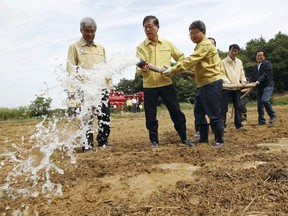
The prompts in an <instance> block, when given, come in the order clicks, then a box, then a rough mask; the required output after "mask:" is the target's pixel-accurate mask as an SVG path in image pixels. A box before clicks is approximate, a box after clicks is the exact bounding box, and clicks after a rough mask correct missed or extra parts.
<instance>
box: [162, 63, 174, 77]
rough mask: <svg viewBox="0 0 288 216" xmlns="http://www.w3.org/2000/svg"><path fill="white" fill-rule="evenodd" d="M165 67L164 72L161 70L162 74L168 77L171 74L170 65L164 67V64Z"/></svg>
mask: <svg viewBox="0 0 288 216" xmlns="http://www.w3.org/2000/svg"><path fill="white" fill-rule="evenodd" d="M165 68H166V70H165V71H164V72H162V74H163V75H164V76H166V77H170V76H171V75H172V69H171V67H166V66H165Z"/></svg>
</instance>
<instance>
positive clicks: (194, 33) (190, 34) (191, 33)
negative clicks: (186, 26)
mask: <svg viewBox="0 0 288 216" xmlns="http://www.w3.org/2000/svg"><path fill="white" fill-rule="evenodd" d="M200 32H201V31H197V32H190V33H189V34H188V36H192V35H196V34H198V33H200Z"/></svg>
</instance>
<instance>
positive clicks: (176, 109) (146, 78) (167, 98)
mask: <svg viewBox="0 0 288 216" xmlns="http://www.w3.org/2000/svg"><path fill="white" fill-rule="evenodd" d="M143 27H144V32H145V34H146V37H147V38H146V39H145V40H144V41H143V42H142V43H140V44H139V45H138V46H137V49H136V52H137V56H138V57H139V58H140V59H142V60H144V61H146V62H148V63H151V64H154V65H156V66H158V67H163V66H164V65H170V64H171V58H173V59H174V60H175V61H179V60H181V59H184V54H183V53H182V52H181V51H180V50H179V49H178V48H176V47H175V46H174V45H173V44H172V43H171V42H170V41H168V40H166V39H163V38H161V37H159V36H158V31H159V28H160V25H159V20H158V19H157V18H156V17H155V16H152V15H150V16H146V17H145V18H144V20H143ZM137 71H138V72H139V73H141V74H142V75H143V91H144V110H145V117H146V128H147V129H148V131H149V139H150V142H151V147H152V148H155V147H158V146H159V138H158V120H157V119H156V116H157V104H158V97H159V96H161V98H162V99H163V101H164V103H165V105H166V107H167V109H168V111H169V114H170V117H171V119H172V121H173V123H174V128H175V129H176V131H177V132H178V135H179V137H180V139H181V142H182V143H183V144H185V145H188V146H190V147H191V146H192V143H191V142H190V141H189V140H188V139H187V135H186V118H185V115H184V113H183V112H182V111H181V110H180V106H179V102H178V99H177V97H176V91H175V89H174V87H173V85H172V80H171V78H170V77H165V76H162V74H160V73H156V72H153V71H150V70H149V65H148V64H147V65H146V66H144V67H142V68H139V67H137Z"/></svg>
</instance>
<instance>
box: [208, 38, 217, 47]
mask: <svg viewBox="0 0 288 216" xmlns="http://www.w3.org/2000/svg"><path fill="white" fill-rule="evenodd" d="M208 39H209V40H213V41H214V44H215V46H216V40H215V39H214V38H212V37H208Z"/></svg>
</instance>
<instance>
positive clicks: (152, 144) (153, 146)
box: [151, 141, 159, 148]
mask: <svg viewBox="0 0 288 216" xmlns="http://www.w3.org/2000/svg"><path fill="white" fill-rule="evenodd" d="M158 147H159V144H158V142H156V141H154V142H152V143H151V148H158Z"/></svg>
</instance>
